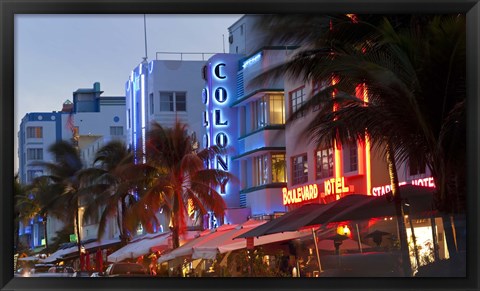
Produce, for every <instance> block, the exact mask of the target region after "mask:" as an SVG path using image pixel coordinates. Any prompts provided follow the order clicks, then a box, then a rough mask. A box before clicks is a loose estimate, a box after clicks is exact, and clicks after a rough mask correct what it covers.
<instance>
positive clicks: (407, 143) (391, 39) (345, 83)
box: [260, 15, 465, 254]
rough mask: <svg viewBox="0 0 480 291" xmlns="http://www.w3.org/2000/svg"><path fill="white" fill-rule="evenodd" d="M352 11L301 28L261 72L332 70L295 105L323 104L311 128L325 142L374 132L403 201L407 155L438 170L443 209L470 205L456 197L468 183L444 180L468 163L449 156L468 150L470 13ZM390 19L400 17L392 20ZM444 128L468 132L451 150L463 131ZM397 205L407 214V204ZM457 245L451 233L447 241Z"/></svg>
mask: <svg viewBox="0 0 480 291" xmlns="http://www.w3.org/2000/svg"><path fill="white" fill-rule="evenodd" d="M352 18H353V17H352V16H351V15H349V16H339V17H330V18H327V19H328V21H326V22H323V26H321V25H318V27H320V28H321V29H320V31H319V32H307V33H303V37H304V38H303V39H302V41H303V42H304V43H307V44H308V46H306V49H304V50H302V51H300V52H299V53H297V54H296V55H295V56H294V57H293V58H292V60H291V61H289V62H287V63H285V64H283V65H282V66H280V67H278V68H275V69H274V70H272V71H271V72H268V73H267V75H266V76H263V77H262V78H266V77H269V76H278V75H282V74H284V73H287V74H289V75H290V76H293V77H294V78H299V79H301V80H303V81H305V82H312V81H313V82H321V81H323V80H330V79H331V78H332V77H333V78H334V79H335V82H333V83H332V84H330V85H327V86H325V88H323V89H322V90H320V91H319V92H318V93H317V94H315V95H314V96H313V98H311V99H310V100H309V101H308V102H306V103H305V105H304V106H303V108H300V110H298V111H297V114H298V113H299V112H301V111H302V110H306V109H309V108H312V107H313V106H321V108H323V109H322V110H319V111H318V112H317V113H316V114H315V117H314V119H313V120H312V122H311V123H310V124H309V125H308V126H307V127H306V130H305V133H306V134H307V135H308V136H310V137H312V140H314V141H316V142H317V143H318V144H329V145H331V144H335V143H337V144H341V143H348V142H351V141H352V140H355V139H356V140H359V141H364V140H365V139H366V138H368V139H369V140H370V141H371V143H372V147H373V148H374V149H376V150H380V151H382V152H383V153H384V154H385V156H386V158H387V161H388V164H389V171H390V177H391V180H392V185H393V194H394V196H395V200H396V201H397V205H398V206H401V204H400V201H401V196H400V193H399V192H398V177H397V174H396V167H395V163H396V162H399V163H404V162H408V159H409V158H410V159H414V160H417V161H420V162H425V163H426V164H427V165H428V167H429V168H430V169H431V170H432V174H433V176H434V178H435V184H436V186H437V195H436V197H437V204H436V206H437V209H439V210H440V211H443V212H446V213H455V212H456V213H464V210H465V208H464V204H462V203H457V201H464V197H465V192H464V191H463V192H461V191H454V192H453V191H448V187H447V185H448V183H447V181H446V179H447V177H446V173H447V167H449V169H450V171H452V172H457V173H459V175H462V173H465V168H464V165H462V164H459V163H457V164H454V163H453V162H452V161H454V159H455V158H457V157H459V158H461V157H462V155H461V153H464V152H465V151H464V149H465V147H464V145H462V144H463V143H464V138H465V135H464V128H463V129H462V127H461V125H462V124H464V119H462V118H464V111H463V113H462V102H463V101H464V100H465V50H464V48H465V37H464V36H465V20H464V18H463V17H462V16H457V15H455V16H443V17H440V16H434V17H422V18H417V17H412V18H411V19H409V20H411V21H410V22H408V21H407V22H406V21H405V19H402V18H399V17H393V18H391V20H389V19H387V18H384V19H383V20H381V21H379V19H378V17H369V18H370V20H371V21H369V22H362V21H360V17H355V19H354V21H352ZM268 21H269V23H271V22H270V20H268ZM283 21H285V20H283ZM392 22H393V23H396V24H398V25H399V26H400V27H394V26H393V25H392ZM315 23H318V21H317V22H315ZM419 23H421V24H422V25H423V26H422V25H419ZM297 24H298V23H297ZM304 24H305V23H304ZM331 24H333V25H331ZM305 25H310V26H311V24H310V23H308V24H305ZM281 29H282V30H283V34H282V36H284V37H285V38H287V39H288V38H290V39H291V38H292V37H295V36H296V35H295V34H291V33H290V31H289V30H288V26H287V27H285V26H283V27H282V28H281ZM353 32H356V33H353ZM294 39H295V38H294ZM262 78H260V81H261V79H262ZM359 84H360V85H364V86H365V88H366V89H367V91H368V100H364V99H360V98H358V97H357V96H356V95H357V94H356V89H357V88H358V86H359ZM439 84H441V85H442V86H439ZM332 96H333V97H332ZM334 108H335V110H333V109H334ZM297 114H293V115H292V116H291V118H290V120H289V121H290V122H291V121H292V120H293V119H294V118H295V117H296V115H297ZM447 136H449V137H452V136H456V137H457V138H460V139H462V142H460V143H458V144H455V146H456V150H457V151H456V153H455V154H454V155H453V157H451V158H450V157H449V154H447V153H448V149H449V147H450V148H451V147H452V143H453V142H456V140H452V139H447V138H446V137H447ZM453 177H455V178H458V176H456V175H454V176H453ZM455 178H454V179H452V180H453V181H456V180H455ZM453 184H454V185H458V186H459V185H460V184H461V183H453ZM456 190H460V189H458V188H457V189H456ZM397 209H398V211H397V212H398V215H401V209H400V207H397ZM399 220H402V219H399ZM403 226H404V225H403ZM447 228H448V226H447ZM446 232H447V229H446ZM401 233H402V232H401ZM405 241H406V240H404V242H405ZM451 246H452V244H451V243H449V250H451ZM404 253H405V252H404ZM451 254H453V251H452V250H451Z"/></svg>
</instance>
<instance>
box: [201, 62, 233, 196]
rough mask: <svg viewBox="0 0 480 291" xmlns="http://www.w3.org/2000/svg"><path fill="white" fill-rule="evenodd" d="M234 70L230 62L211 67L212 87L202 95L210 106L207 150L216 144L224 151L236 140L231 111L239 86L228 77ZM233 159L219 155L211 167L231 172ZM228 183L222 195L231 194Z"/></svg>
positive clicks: (205, 114)
mask: <svg viewBox="0 0 480 291" xmlns="http://www.w3.org/2000/svg"><path fill="white" fill-rule="evenodd" d="M233 70H235V67H234V66H232V65H231V63H230V62H226V61H225V59H223V60H221V61H220V62H212V63H211V64H210V65H209V71H210V74H209V76H208V77H207V78H209V81H208V80H207V84H208V85H207V87H206V88H204V89H203V91H202V99H203V100H202V101H203V103H204V104H205V105H206V110H205V111H204V112H203V117H202V119H203V126H204V127H205V128H206V129H207V131H206V134H205V135H204V137H203V141H204V146H205V147H209V146H211V144H214V145H216V146H217V147H219V148H220V149H225V148H227V147H229V146H231V143H232V142H234V138H235V137H234V136H233V137H232V130H233V129H234V128H233V127H231V122H230V119H232V118H234V117H233V116H232V109H231V108H230V107H229V103H230V99H231V96H229V95H230V94H229V92H232V88H233V86H234V85H235V84H234V83H232V84H230V83H231V82H229V81H227V79H228V78H227V76H228V75H229V74H231V73H232V72H233ZM230 71H232V72H230ZM232 80H233V81H235V80H234V79H232ZM232 97H233V96H232ZM230 159H231V157H230V156H229V155H227V154H216V155H215V157H214V160H213V161H211V162H210V167H212V168H214V169H219V170H223V171H226V172H230V171H231V161H230ZM228 182H229V179H228V178H227V179H223V180H222V181H220V191H219V192H220V194H222V195H225V194H227V192H228V191H227V183H228Z"/></svg>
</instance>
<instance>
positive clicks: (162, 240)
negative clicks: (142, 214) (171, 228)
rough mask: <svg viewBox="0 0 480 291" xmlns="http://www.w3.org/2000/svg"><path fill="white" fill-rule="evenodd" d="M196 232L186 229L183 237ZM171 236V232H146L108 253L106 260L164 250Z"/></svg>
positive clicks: (187, 237) (190, 235)
mask: <svg viewBox="0 0 480 291" xmlns="http://www.w3.org/2000/svg"><path fill="white" fill-rule="evenodd" d="M197 234H198V232H196V231H187V232H186V233H185V235H184V239H185V240H190V239H192V238H193V237H195V235H197ZM171 236H172V233H171V232H161V233H154V234H147V235H145V236H142V237H139V238H136V239H135V240H132V241H131V242H130V243H129V244H127V245H126V246H124V247H123V248H120V249H118V250H117V251H116V252H114V253H112V254H110V255H109V256H108V257H107V261H108V262H112V263H116V262H120V261H123V260H126V259H133V258H137V257H140V256H142V255H146V254H148V253H151V252H154V251H156V250H165V249H167V248H169V245H168V244H169V243H168V241H169V239H170V238H171Z"/></svg>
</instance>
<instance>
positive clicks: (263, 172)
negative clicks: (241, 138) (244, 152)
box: [253, 155, 269, 186]
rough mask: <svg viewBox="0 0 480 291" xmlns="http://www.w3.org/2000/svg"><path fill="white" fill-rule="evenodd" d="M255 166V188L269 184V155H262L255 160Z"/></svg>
mask: <svg viewBox="0 0 480 291" xmlns="http://www.w3.org/2000/svg"><path fill="white" fill-rule="evenodd" d="M253 164H254V167H255V168H254V169H255V170H254V186H260V185H265V184H267V183H268V172H269V167H268V155H261V156H258V157H254V158H253Z"/></svg>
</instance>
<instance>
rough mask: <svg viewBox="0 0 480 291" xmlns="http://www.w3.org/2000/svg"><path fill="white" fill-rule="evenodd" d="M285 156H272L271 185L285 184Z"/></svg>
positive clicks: (280, 154)
mask: <svg viewBox="0 0 480 291" xmlns="http://www.w3.org/2000/svg"><path fill="white" fill-rule="evenodd" d="M285 166H286V161H285V154H282V153H278V154H272V183H282V182H287V171H285Z"/></svg>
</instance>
